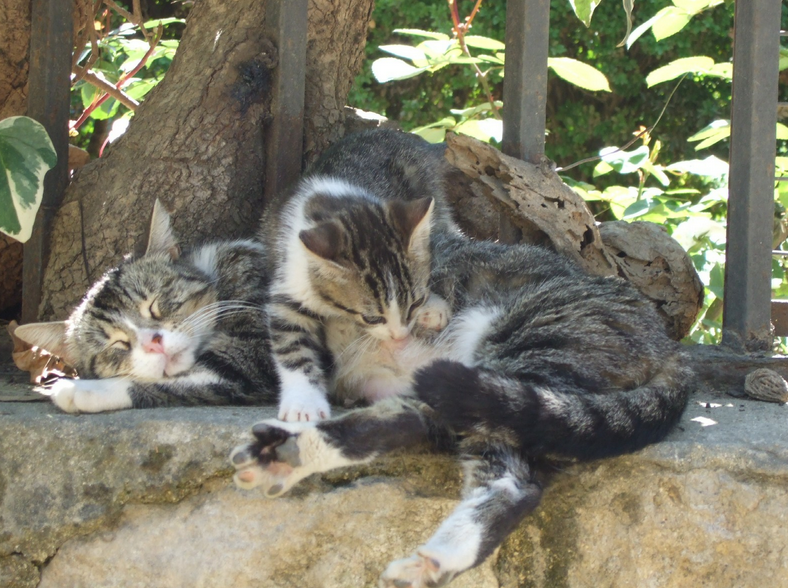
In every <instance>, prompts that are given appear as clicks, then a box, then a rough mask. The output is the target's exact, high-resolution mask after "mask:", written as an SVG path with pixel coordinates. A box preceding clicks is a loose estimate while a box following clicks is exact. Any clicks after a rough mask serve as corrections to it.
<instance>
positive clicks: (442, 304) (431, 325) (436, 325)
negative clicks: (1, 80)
mask: <svg viewBox="0 0 788 588" xmlns="http://www.w3.org/2000/svg"><path fill="white" fill-rule="evenodd" d="M450 317H451V308H450V307H449V303H448V302H446V301H445V300H444V299H443V298H441V297H440V296H438V295H436V294H430V297H429V298H428V299H427V302H425V303H424V304H423V305H422V306H421V308H419V309H418V310H417V311H416V326H417V327H418V328H420V329H425V330H428V331H442V330H443V329H445V328H446V325H448V324H449V318H450Z"/></svg>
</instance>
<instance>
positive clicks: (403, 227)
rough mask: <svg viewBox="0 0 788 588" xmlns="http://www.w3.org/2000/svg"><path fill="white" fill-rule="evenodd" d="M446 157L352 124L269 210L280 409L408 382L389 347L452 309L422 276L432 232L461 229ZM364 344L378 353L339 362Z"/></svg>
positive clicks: (286, 415) (292, 413)
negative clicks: (448, 190) (448, 199)
mask: <svg viewBox="0 0 788 588" xmlns="http://www.w3.org/2000/svg"><path fill="white" fill-rule="evenodd" d="M447 166H448V164H447V163H446V161H445V160H444V158H443V151H442V148H441V147H435V146H432V145H429V144H428V143H427V142H426V141H424V140H422V139H420V138H419V137H417V136H415V135H410V134H405V133H400V132H396V131H389V130H378V131H370V132H364V133H359V134H355V135H349V136H348V137H346V138H344V139H343V140H342V141H340V142H338V143H337V144H335V145H334V146H333V147H332V148H330V149H329V150H328V151H327V152H326V153H325V154H324V155H323V156H322V157H321V158H320V159H319V160H318V161H317V162H316V163H315V165H314V166H313V167H312V168H311V170H309V172H308V173H307V174H306V176H305V177H304V178H303V179H302V180H301V181H300V182H299V183H298V185H297V186H296V187H295V189H294V190H293V192H292V193H290V194H287V195H286V196H287V198H286V199H284V200H283V201H282V202H281V203H279V205H274V206H273V207H272V208H271V209H270V210H269V211H268V212H267V214H266V216H265V217H264V219H263V227H262V232H261V237H262V240H263V241H268V242H269V245H270V247H269V249H270V250H271V251H272V253H273V255H272V257H273V267H272V272H273V276H274V277H273V280H272V287H271V303H270V305H269V317H270V319H269V330H270V334H271V346H272V350H273V354H274V360H275V364H276V366H277V371H278V373H279V378H280V380H281V383H282V386H281V397H280V403H279V418H280V419H283V420H286V421H300V420H304V421H314V420H317V419H320V418H326V417H328V416H329V414H330V408H329V404H328V400H327V395H328V393H329V390H331V391H337V392H338V393H339V394H345V395H346V396H351V397H355V398H358V397H362V398H365V399H367V400H372V401H375V400H379V399H381V398H383V397H385V396H387V395H391V394H397V393H398V392H401V391H404V390H406V389H407V388H408V387H409V374H408V379H403V377H402V376H403V369H402V368H401V366H399V364H398V362H397V361H396V360H395V359H392V353H395V352H396V351H397V350H398V349H400V348H402V347H403V346H404V345H405V344H406V342H407V341H408V340H409V339H410V338H411V334H412V333H414V330H415V332H416V334H420V335H422V336H428V335H429V334H430V332H435V331H439V330H440V329H442V328H443V327H444V326H445V325H446V322H447V320H448V310H449V309H448V306H447V304H446V302H445V301H444V300H442V299H440V298H439V297H437V296H434V295H432V294H431V292H430V291H429V285H428V282H429V275H430V267H431V264H430V234H431V233H432V234H433V235H435V234H449V233H454V232H456V231H457V229H456V227H455V225H454V223H453V221H452V220H451V218H450V216H449V212H448V209H447V207H446V204H445V201H444V196H443V192H444V184H443V182H444V177H445V173H446V168H447ZM360 347H361V348H365V349H367V350H368V351H372V352H374V353H373V354H374V356H375V361H366V362H361V363H358V362H356V363H353V362H348V361H346V357H345V355H346V354H344V355H343V351H344V350H347V349H348V348H360Z"/></svg>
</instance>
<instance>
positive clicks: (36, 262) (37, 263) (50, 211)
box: [21, 0, 74, 323]
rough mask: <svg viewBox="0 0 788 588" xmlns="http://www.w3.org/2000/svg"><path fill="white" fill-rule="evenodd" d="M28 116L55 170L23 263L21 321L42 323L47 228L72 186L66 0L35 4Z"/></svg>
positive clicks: (46, 185) (69, 10) (47, 178)
mask: <svg viewBox="0 0 788 588" xmlns="http://www.w3.org/2000/svg"><path fill="white" fill-rule="evenodd" d="M30 20H31V22H32V23H33V27H32V29H31V32H30V70H29V71H30V73H29V77H28V80H29V85H28V94H27V115H28V116H29V117H31V118H34V119H36V120H37V121H38V122H40V123H41V124H42V125H44V128H45V129H46V131H47V133H49V138H50V139H52V144H53V145H54V147H55V151H56V152H57V165H56V166H55V167H54V168H53V169H51V170H50V171H49V172H48V173H47V175H46V176H45V177H44V195H43V197H42V201H41V208H39V211H38V215H37V216H36V222H35V225H33V232H32V234H31V235H30V239H29V240H28V241H27V242H26V243H25V248H24V258H23V262H22V316H21V319H22V322H23V323H29V322H34V321H36V320H37V319H38V307H39V304H40V302H41V287H42V279H43V275H44V267H45V264H46V261H47V257H48V254H49V229H50V227H51V226H52V219H53V218H54V216H55V213H56V212H57V209H58V207H59V206H60V203H61V202H62V200H63V194H64V193H65V190H66V186H68V118H69V91H70V88H71V82H70V76H71V52H72V43H73V42H74V41H73V37H72V27H73V23H72V5H71V2H63V0H32V2H31V4H30Z"/></svg>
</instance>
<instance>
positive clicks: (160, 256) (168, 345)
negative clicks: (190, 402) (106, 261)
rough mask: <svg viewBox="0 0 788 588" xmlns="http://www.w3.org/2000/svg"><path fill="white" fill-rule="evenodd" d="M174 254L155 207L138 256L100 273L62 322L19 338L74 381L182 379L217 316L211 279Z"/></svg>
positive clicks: (30, 328) (27, 329) (34, 327)
mask: <svg viewBox="0 0 788 588" xmlns="http://www.w3.org/2000/svg"><path fill="white" fill-rule="evenodd" d="M179 254H180V251H179V249H178V245H177V243H176V242H175V240H174V238H173V236H172V232H171V230H170V224H169V216H168V215H167V213H166V212H165V211H164V210H163V208H162V207H161V205H159V204H158V202H157V205H156V207H154V215H153V222H152V226H151V232H150V240H149V244H148V250H147V252H146V254H145V255H144V256H143V257H141V258H139V259H134V260H127V261H124V262H123V263H121V264H120V265H119V266H118V267H117V268H114V269H112V270H110V271H108V272H107V273H106V274H104V276H103V277H102V278H101V279H100V280H99V281H98V282H97V283H96V284H94V285H93V287H92V288H91V289H90V290H89V291H88V293H87V295H86V296H85V298H84V299H83V301H82V302H81V304H80V305H79V306H78V307H77V308H76V309H75V310H74V312H72V314H71V316H70V317H69V319H68V320H67V321H65V322H56V323H38V324H30V325H23V326H21V327H19V329H17V333H18V336H19V337H20V338H22V339H23V340H25V341H27V342H29V343H30V344H32V345H36V346H38V347H41V348H43V349H46V350H48V351H50V352H51V353H54V354H55V355H59V356H61V357H62V358H63V359H64V360H65V361H66V362H67V363H69V364H71V365H73V366H74V367H76V368H77V371H78V372H79V375H80V377H81V378H111V377H116V376H122V377H127V378H130V379H134V380H160V379H162V378H167V377H171V376H175V375H177V374H181V373H183V372H185V371H186V370H188V369H189V368H191V367H192V366H193V365H194V362H195V360H196V356H197V354H198V352H199V350H200V348H201V347H202V345H203V343H204V342H205V340H206V339H207V337H208V336H209V335H210V334H211V332H212V331H213V328H214V325H215V323H216V320H217V315H218V312H219V311H218V309H217V304H215V302H216V298H217V294H216V291H215V288H214V286H213V285H212V282H211V280H210V278H209V277H208V276H207V275H205V274H204V273H202V272H201V271H199V270H197V269H196V268H194V267H193V266H191V265H188V264H185V263H181V262H179V261H178V257H179Z"/></svg>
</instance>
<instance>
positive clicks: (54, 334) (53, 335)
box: [14, 321, 75, 365]
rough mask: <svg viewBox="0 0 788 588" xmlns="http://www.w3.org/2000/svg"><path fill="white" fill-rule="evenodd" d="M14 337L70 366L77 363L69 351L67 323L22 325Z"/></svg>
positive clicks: (15, 331)
mask: <svg viewBox="0 0 788 588" xmlns="http://www.w3.org/2000/svg"><path fill="white" fill-rule="evenodd" d="M14 335H15V336H16V337H18V338H20V339H22V341H24V342H25V343H29V344H30V345H33V346H35V347H40V348H41V349H44V350H46V351H49V353H51V354H52V355H57V356H58V357H61V358H62V359H63V361H65V362H66V363H68V364H71V365H74V363H75V362H74V358H73V357H71V353H70V352H69V350H68V345H66V323H65V321H55V322H51V323H30V324H27V325H21V326H19V327H17V328H16V330H14Z"/></svg>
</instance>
